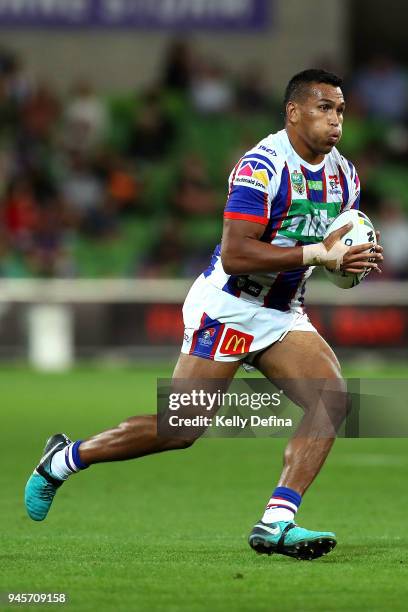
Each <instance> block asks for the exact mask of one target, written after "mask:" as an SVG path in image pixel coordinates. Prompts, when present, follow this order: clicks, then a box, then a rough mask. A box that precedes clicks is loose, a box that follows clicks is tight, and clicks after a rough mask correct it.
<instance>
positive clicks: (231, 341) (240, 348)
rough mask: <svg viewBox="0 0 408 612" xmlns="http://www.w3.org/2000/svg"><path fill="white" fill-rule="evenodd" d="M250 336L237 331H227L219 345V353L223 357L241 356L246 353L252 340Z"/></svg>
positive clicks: (230, 329)
mask: <svg viewBox="0 0 408 612" xmlns="http://www.w3.org/2000/svg"><path fill="white" fill-rule="evenodd" d="M253 339H254V337H253V336H251V334H245V333H244V332H241V331H238V330H237V329H232V328H229V329H227V331H226V333H225V336H224V340H223V342H222V344H221V348H220V353H223V354H224V355H243V354H244V353H248V352H249V349H250V346H251V344H252V340H253Z"/></svg>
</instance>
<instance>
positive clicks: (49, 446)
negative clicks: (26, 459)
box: [24, 434, 72, 521]
mask: <svg viewBox="0 0 408 612" xmlns="http://www.w3.org/2000/svg"><path fill="white" fill-rule="evenodd" d="M71 443H72V440H70V439H69V438H67V436H65V435H64V434H55V435H54V436H51V438H49V439H48V440H47V442H46V445H45V448H44V454H43V456H42V457H41V459H40V463H39V464H38V465H37V467H36V468H35V470H34V472H33V473H32V475H31V476H30V478H29V479H28V482H27V484H26V488H25V497H24V501H25V506H26V508H27V512H28V516H29V517H30V518H32V519H33V521H43V520H44V519H45V517H46V516H47V514H48V511H49V509H50V508H51V504H52V501H53V499H54V497H55V494H56V492H57V490H58V489H59V487H60V486H61V485H62V484H63V483H64V482H65V480H60V479H58V478H54V477H53V476H52V473H51V461H52V458H53V456H54V455H55V453H57V452H58V451H60V450H62V449H63V448H65V447H66V446H68V445H69V444H71Z"/></svg>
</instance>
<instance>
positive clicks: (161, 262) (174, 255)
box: [136, 219, 185, 278]
mask: <svg viewBox="0 0 408 612" xmlns="http://www.w3.org/2000/svg"><path fill="white" fill-rule="evenodd" d="M180 229H181V228H180V225H179V224H178V223H177V222H176V221H175V220H174V219H168V220H167V222H166V223H165V224H164V226H163V227H162V228H161V229H160V230H159V233H158V235H157V236H156V237H155V238H154V240H153V243H152V245H151V248H150V250H149V251H148V252H147V253H146V255H145V256H144V257H143V259H142V261H141V264H140V266H138V267H137V269H136V274H137V276H141V277H143V278H166V277H167V278H171V277H172V276H180V275H181V272H182V268H183V264H184V259H185V249H184V245H183V240H182V235H181V231H180Z"/></svg>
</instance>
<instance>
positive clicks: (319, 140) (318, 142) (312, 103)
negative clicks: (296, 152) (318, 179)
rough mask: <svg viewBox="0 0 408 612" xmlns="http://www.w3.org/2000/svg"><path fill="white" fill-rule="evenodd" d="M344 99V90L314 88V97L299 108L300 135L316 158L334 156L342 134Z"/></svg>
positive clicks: (299, 105) (324, 87) (317, 85)
mask: <svg viewBox="0 0 408 612" xmlns="http://www.w3.org/2000/svg"><path fill="white" fill-rule="evenodd" d="M344 108H345V103H344V97H343V93H342V91H341V89H340V87H333V86H332V85H327V84H325V83H316V84H312V85H311V87H310V95H309V96H308V97H307V98H306V100H305V101H304V102H302V103H299V104H298V121H297V124H296V131H297V132H298V135H299V136H300V138H301V139H302V140H303V142H304V144H305V145H306V146H307V147H308V148H309V149H310V150H311V151H313V152H314V153H316V154H320V155H322V154H327V153H330V151H331V150H332V148H333V147H334V146H335V145H336V144H337V143H338V142H339V140H340V138H341V134H342V126H343V115H344Z"/></svg>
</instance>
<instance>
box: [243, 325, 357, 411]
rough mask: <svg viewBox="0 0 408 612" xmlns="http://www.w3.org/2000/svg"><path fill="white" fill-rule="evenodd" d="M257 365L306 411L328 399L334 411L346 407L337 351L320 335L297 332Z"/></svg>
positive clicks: (267, 352) (257, 360) (326, 402)
mask: <svg viewBox="0 0 408 612" xmlns="http://www.w3.org/2000/svg"><path fill="white" fill-rule="evenodd" d="M254 365H256V367H257V368H258V369H259V370H260V371H261V372H262V373H263V374H264V376H266V377H267V378H268V379H269V380H271V381H272V382H274V384H276V385H277V386H279V387H280V388H282V389H283V390H284V392H285V394H286V395H287V397H289V398H290V399H292V400H293V401H294V402H295V403H296V404H298V405H299V406H301V407H302V408H304V409H307V408H312V407H313V408H315V407H316V406H317V405H318V404H320V403H321V402H322V399H324V403H325V404H326V405H327V404H331V405H332V406H333V409H335V410H336V409H337V408H336V407H337V406H344V402H345V399H344V397H345V396H344V391H345V385H344V381H343V379H342V377H341V370H340V364H339V362H338V360H337V357H336V355H335V354H334V352H333V350H332V349H331V348H330V346H329V345H328V344H327V342H326V341H325V340H324V339H323V338H322V337H321V336H320V335H319V334H317V333H314V332H302V331H293V332H290V333H289V334H287V336H286V337H285V338H284V339H283V341H282V342H276V343H275V344H273V345H272V346H270V347H269V348H268V349H267V350H266V351H264V352H263V353H261V355H259V356H258V358H257V359H256V360H255V362H254Z"/></svg>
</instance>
